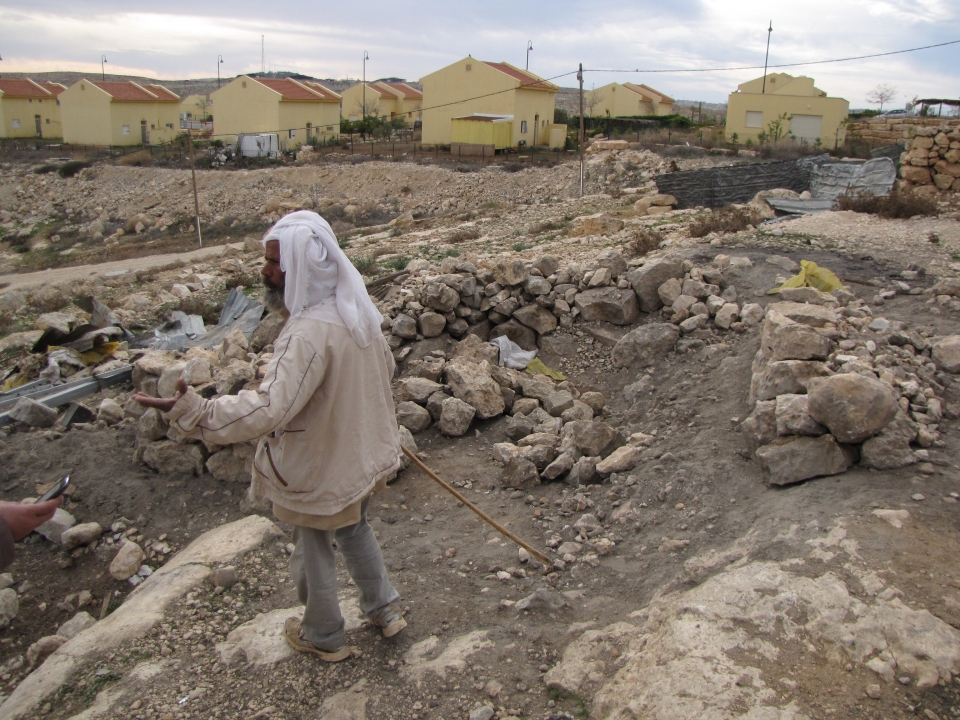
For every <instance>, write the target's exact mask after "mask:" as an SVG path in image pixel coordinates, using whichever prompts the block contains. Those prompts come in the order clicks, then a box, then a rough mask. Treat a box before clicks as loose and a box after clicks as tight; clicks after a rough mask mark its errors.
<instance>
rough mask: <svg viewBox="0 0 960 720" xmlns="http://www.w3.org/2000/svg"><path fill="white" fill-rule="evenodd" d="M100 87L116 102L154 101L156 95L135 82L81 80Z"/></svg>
mask: <svg viewBox="0 0 960 720" xmlns="http://www.w3.org/2000/svg"><path fill="white" fill-rule="evenodd" d="M81 82H88V83H90V84H91V85H93V86H94V87H97V88H100V89H101V90H103V91H104V92H105V93H107V95H109V96H110V97H111V98H113V99H114V100H117V101H118V102H156V101H157V96H156V95H154V94H153V93H152V92H150V91H149V90H147V89H146V88H143V87H141V86H140V85H137V84H136V83H135V82H101V81H100V80H82V81H81Z"/></svg>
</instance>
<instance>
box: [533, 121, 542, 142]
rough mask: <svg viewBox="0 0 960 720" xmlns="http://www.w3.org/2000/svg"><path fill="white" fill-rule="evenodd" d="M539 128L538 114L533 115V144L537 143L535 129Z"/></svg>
mask: <svg viewBox="0 0 960 720" xmlns="http://www.w3.org/2000/svg"><path fill="white" fill-rule="evenodd" d="M539 129H540V116H539V115H534V116H533V144H534V145H536V144H537V130H539Z"/></svg>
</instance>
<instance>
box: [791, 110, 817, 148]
mask: <svg viewBox="0 0 960 720" xmlns="http://www.w3.org/2000/svg"><path fill="white" fill-rule="evenodd" d="M790 132H791V133H793V136H794V137H795V138H796V139H797V140H803V141H804V142H811V143H812V142H816V140H817V138H818V137H823V134H822V133H823V115H794V116H793V117H791V118H790Z"/></svg>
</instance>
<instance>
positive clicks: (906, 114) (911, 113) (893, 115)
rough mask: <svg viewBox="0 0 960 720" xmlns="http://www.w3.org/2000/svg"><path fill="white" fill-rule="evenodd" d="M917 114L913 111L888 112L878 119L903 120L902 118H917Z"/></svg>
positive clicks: (881, 114) (880, 115)
mask: <svg viewBox="0 0 960 720" xmlns="http://www.w3.org/2000/svg"><path fill="white" fill-rule="evenodd" d="M916 114H917V113H916V112H914V111H913V110H887V111H886V112H885V113H880V114H879V115H877V117H882V118H901V117H915V116H916Z"/></svg>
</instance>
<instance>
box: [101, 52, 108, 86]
mask: <svg viewBox="0 0 960 720" xmlns="http://www.w3.org/2000/svg"><path fill="white" fill-rule="evenodd" d="M106 61H107V56H106V55H101V56H100V82H106V79H107V76H106V74H105V73H104V71H103V64H104V63H105V62H106Z"/></svg>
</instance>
